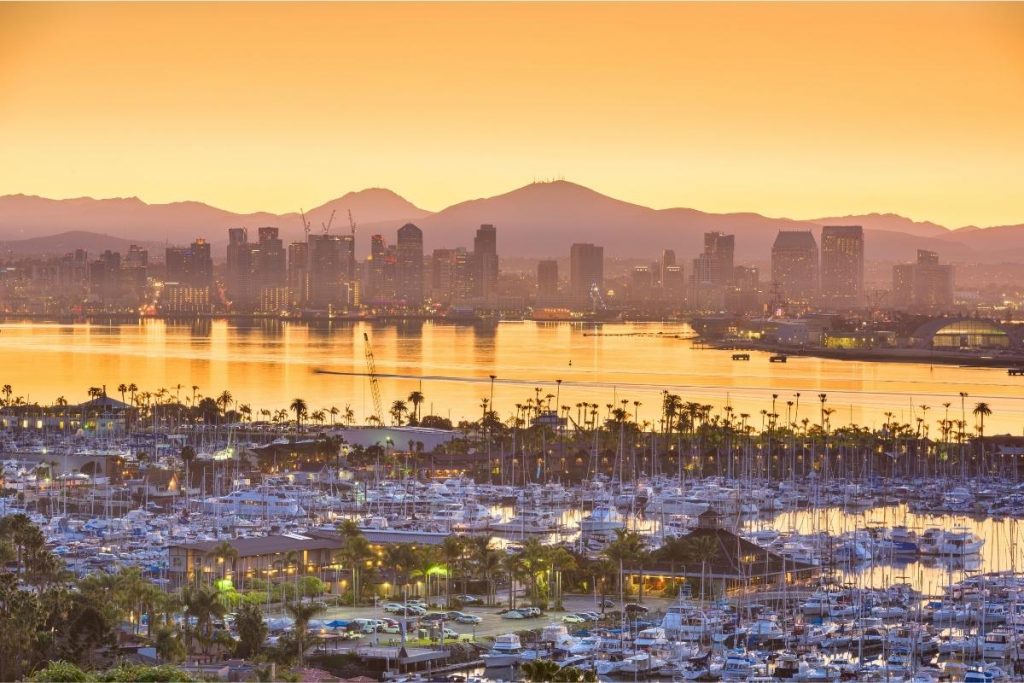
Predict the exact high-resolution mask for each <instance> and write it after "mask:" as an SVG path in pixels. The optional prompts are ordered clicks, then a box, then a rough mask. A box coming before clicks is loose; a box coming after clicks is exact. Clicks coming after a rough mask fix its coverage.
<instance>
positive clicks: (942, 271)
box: [892, 249, 954, 313]
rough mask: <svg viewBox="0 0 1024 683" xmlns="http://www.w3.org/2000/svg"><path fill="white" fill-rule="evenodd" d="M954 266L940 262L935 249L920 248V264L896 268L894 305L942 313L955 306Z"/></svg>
mask: <svg viewBox="0 0 1024 683" xmlns="http://www.w3.org/2000/svg"><path fill="white" fill-rule="evenodd" d="M953 277H954V275H953V266H952V265H950V264H940V263H939V255H938V254H936V253H935V252H933V251H926V250H924V249H918V250H917V262H916V263H902V264H899V265H896V266H893V269H892V303H893V307H894V308H900V309H905V310H913V311H922V312H930V313H934V312H941V311H944V310H948V309H950V308H952V306H953Z"/></svg>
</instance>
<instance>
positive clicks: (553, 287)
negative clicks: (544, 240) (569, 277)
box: [537, 260, 558, 298]
mask: <svg viewBox="0 0 1024 683" xmlns="http://www.w3.org/2000/svg"><path fill="white" fill-rule="evenodd" d="M537 296H538V297H542V298H547V297H554V296H558V261H555V260H546V261H538V262H537Z"/></svg>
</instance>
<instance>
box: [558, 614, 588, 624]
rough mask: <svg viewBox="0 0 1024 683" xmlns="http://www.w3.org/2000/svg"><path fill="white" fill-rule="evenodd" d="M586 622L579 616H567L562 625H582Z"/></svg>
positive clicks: (563, 618)
mask: <svg viewBox="0 0 1024 683" xmlns="http://www.w3.org/2000/svg"><path fill="white" fill-rule="evenodd" d="M585 621H586V619H584V618H583V617H581V616H580V615H578V614H566V615H565V616H564V617H562V623H565V624H582V623H583V622H585Z"/></svg>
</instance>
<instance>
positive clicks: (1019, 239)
mask: <svg viewBox="0 0 1024 683" xmlns="http://www.w3.org/2000/svg"><path fill="white" fill-rule="evenodd" d="M349 212H351V214H352V216H353V218H354V219H355V221H356V222H357V224H358V225H357V245H358V250H359V252H360V254H363V253H365V251H366V250H367V249H368V243H369V238H368V235H369V234H371V233H382V234H384V235H385V237H386V238H387V239H388V241H392V240H393V239H394V231H395V230H396V229H397V228H398V227H399V226H401V225H402V224H403V223H406V222H413V223H416V225H418V226H420V227H421V228H422V229H423V233H424V247H425V249H426V250H427V251H428V252H429V250H431V249H434V248H437V247H455V246H466V247H470V248H471V246H472V240H473V234H474V231H475V230H476V228H477V227H478V226H479V225H481V224H483V223H492V224H494V225H495V226H497V227H498V240H499V242H498V250H499V253H501V254H502V255H504V256H518V257H536V256H556V255H565V254H567V253H568V251H569V246H570V244H572V243H573V242H594V243H596V244H602V245H604V247H605V254H606V256H624V257H625V256H630V257H632V256H636V257H652V258H653V257H655V256H657V255H658V254H660V253H661V250H662V249H666V248H671V249H675V251H676V254H677V256H678V257H679V258H681V259H684V260H685V259H688V258H691V257H693V256H695V255H696V254H697V253H699V252H700V250H701V249H702V244H703V233H705V232H709V231H721V232H725V233H731V234H734V235H736V257H737V259H738V260H740V261H750V260H762V261H763V260H767V258H768V254H769V253H770V249H771V244H772V242H773V241H774V239H775V235H776V234H777V232H778V231H779V230H812V231H814V232H815V233H816V236H818V235H819V233H820V229H821V226H822V225H862V226H863V227H864V229H865V231H866V235H865V245H866V246H865V248H866V256H867V258H868V259H869V260H875V261H890V262H892V261H907V260H912V259H913V258H914V255H915V252H916V250H917V249H930V250H933V251H936V252H938V253H939V255H940V256H941V258H943V259H944V260H948V261H951V262H980V263H996V262H1009V261H1024V224H1020V225H1007V226H993V227H985V228H980V227H976V226H968V227H963V228H958V229H951V228H949V227H946V226H942V225H938V224H935V223H930V222H918V221H913V220H911V219H909V218H905V217H903V216H899V215H896V214H890V213H872V214H865V215H852V216H827V217H822V218H816V219H812V220H794V219H788V218H772V217H768V216H762V215H760V214H757V213H708V212H704V211H699V210H697V209H689V208H670V209H652V208H649V207H646V206H641V205H639V204H632V203H629V202H625V201H621V200H618V199H613V198H612V197H608V196H606V195H603V194H600V193H598V192H595V191H594V190H591V189H589V188H586V187H583V186H582V185H577V184H575V183H571V182H567V181H562V180H560V181H554V182H543V183H532V184H530V185H526V186H525V187H521V188H518V189H516V190H513V191H511V192H508V193H506V194H501V195H497V196H494V197H485V198H480V199H471V200H468V201H464V202H460V203H458V204H454V205H452V206H449V207H447V208H445V209H442V210H441V211H437V212H430V211H427V210H424V209H421V208H419V207H417V206H415V205H414V204H412V203H411V202H409V201H408V200H406V199H404V198H403V197H401V196H400V195H398V194H396V193H394V192H392V191H391V190H387V189H381V188H373V189H367V190H362V191H359V192H349V193H348V194H345V195H343V196H341V197H338V198H337V199H333V200H331V201H329V202H327V203H325V204H322V205H320V206H317V207H314V208H312V209H310V210H309V211H307V212H305V216H306V220H308V221H309V224H310V230H311V231H314V232H319V231H322V230H323V229H324V228H325V227H326V226H327V225H328V223H329V222H330V230H331V231H332V232H347V231H348V230H349V229H350V227H349ZM332 213H333V221H331V215H332ZM264 225H274V226H277V227H279V228H280V229H281V233H282V238H283V239H284V240H285V241H286V242H288V241H293V240H297V239H301V238H302V236H303V227H302V219H301V217H300V215H299V213H298V212H295V213H286V214H274V213H269V212H258V213H247V214H246V213H233V212H230V211H225V210H223V209H219V208H216V207H213V206H210V205H208V204H204V203H201V202H193V201H185V202H174V203H169V204H148V203H146V202H143V201H142V200H140V199H138V198H137V197H130V198H114V199H92V198H88V197H81V198H76V199H47V198H43V197H36V196H30V195H23V194H15V195H6V196H0V253H11V254H63V253H66V252H67V251H70V250H72V249H75V248H84V249H87V250H88V251H90V252H97V251H102V250H103V249H116V250H124V249H126V248H127V245H128V244H129V243H139V244H144V245H145V246H148V247H150V248H151V249H160V248H161V245H164V244H185V243H188V242H190V241H191V240H192V239H194V238H196V237H205V238H207V239H208V240H209V241H211V242H212V243H213V245H214V251H215V254H218V255H219V256H221V257H222V255H223V245H224V244H225V243H226V240H227V229H228V228H231V227H248V228H251V229H253V231H255V228H257V227H260V226H264Z"/></svg>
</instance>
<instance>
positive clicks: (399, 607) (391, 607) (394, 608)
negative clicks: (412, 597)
mask: <svg viewBox="0 0 1024 683" xmlns="http://www.w3.org/2000/svg"><path fill="white" fill-rule="evenodd" d="M384 611H385V612H388V613H390V614H402V613H403V612H405V605H403V604H402V603H400V602H386V603H384Z"/></svg>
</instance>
